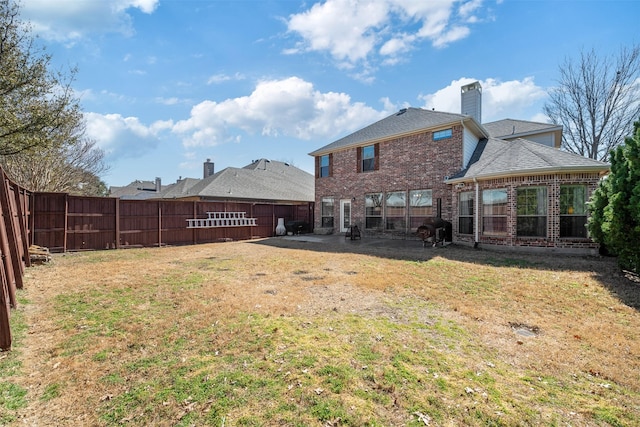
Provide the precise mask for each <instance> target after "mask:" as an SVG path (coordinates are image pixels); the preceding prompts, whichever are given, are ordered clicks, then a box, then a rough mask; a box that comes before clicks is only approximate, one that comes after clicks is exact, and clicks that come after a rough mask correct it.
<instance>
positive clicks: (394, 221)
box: [385, 191, 407, 231]
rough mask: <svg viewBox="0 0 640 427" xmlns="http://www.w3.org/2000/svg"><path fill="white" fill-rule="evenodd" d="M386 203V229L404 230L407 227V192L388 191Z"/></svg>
mask: <svg viewBox="0 0 640 427" xmlns="http://www.w3.org/2000/svg"><path fill="white" fill-rule="evenodd" d="M385 204H386V208H385V217H386V229H387V230H400V231H404V230H405V228H406V227H407V219H406V218H407V193H405V192H404V191H395V192H391V193H387V197H386V199H385Z"/></svg>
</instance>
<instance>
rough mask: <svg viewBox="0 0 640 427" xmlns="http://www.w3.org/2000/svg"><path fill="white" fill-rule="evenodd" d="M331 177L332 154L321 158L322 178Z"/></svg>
mask: <svg viewBox="0 0 640 427" xmlns="http://www.w3.org/2000/svg"><path fill="white" fill-rule="evenodd" d="M326 176H331V154H325V155H324V156H320V175H319V177H320V178H324V177H326Z"/></svg>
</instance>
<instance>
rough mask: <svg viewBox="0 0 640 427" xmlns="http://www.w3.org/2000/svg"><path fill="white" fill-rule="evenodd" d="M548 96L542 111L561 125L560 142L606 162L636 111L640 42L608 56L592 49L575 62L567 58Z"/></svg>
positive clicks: (638, 106)
mask: <svg viewBox="0 0 640 427" xmlns="http://www.w3.org/2000/svg"><path fill="white" fill-rule="evenodd" d="M549 98H550V99H549V101H548V102H547V103H546V104H545V106H544V110H543V111H544V113H545V114H546V115H547V116H548V117H549V118H550V119H551V121H552V122H553V123H555V124H560V125H562V126H563V133H562V147H563V148H564V149H565V150H567V151H569V152H572V153H576V154H580V155H582V156H585V157H589V158H591V159H596V160H601V161H607V160H608V158H609V153H610V152H611V150H612V149H614V148H615V147H617V146H618V145H620V144H621V143H623V142H624V139H625V137H627V136H629V135H630V134H631V132H632V131H633V123H634V121H635V120H637V118H638V116H640V46H632V47H630V48H628V47H623V48H621V49H620V51H619V52H618V54H617V55H615V56H610V57H606V56H605V57H601V56H599V55H598V54H597V53H596V51H595V50H593V49H592V50H590V51H587V52H585V51H582V52H581V53H580V58H579V60H577V61H576V60H574V59H571V58H567V59H565V61H564V63H563V64H562V66H561V67H560V79H559V81H558V86H557V87H556V88H554V89H553V90H551V92H550V94H549Z"/></svg>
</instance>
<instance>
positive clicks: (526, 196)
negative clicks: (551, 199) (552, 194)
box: [516, 187, 547, 237]
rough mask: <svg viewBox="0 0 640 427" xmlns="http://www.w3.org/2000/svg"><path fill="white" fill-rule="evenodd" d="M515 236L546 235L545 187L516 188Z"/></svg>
mask: <svg viewBox="0 0 640 427" xmlns="http://www.w3.org/2000/svg"><path fill="white" fill-rule="evenodd" d="M517 202H518V208H517V210H518V223H517V231H516V233H517V235H518V236H522V237H527V236H529V237H545V236H546V235H547V187H526V188H518V200H517Z"/></svg>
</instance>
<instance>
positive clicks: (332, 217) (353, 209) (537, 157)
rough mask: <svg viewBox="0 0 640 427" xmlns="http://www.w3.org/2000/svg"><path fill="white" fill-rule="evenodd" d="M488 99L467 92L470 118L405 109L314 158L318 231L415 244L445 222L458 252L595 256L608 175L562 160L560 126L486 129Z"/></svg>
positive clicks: (519, 124) (594, 166)
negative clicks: (481, 249) (596, 202)
mask: <svg viewBox="0 0 640 427" xmlns="http://www.w3.org/2000/svg"><path fill="white" fill-rule="evenodd" d="M481 93H482V89H481V87H480V85H479V83H477V82H476V83H472V84H470V85H466V86H464V87H463V88H462V98H461V105H462V112H463V113H464V114H456V113H445V112H440V111H433V110H424V109H419V108H406V109H402V110H400V111H398V112H397V113H395V114H392V115H391V116H389V117H387V118H384V119H382V120H380V121H378V122H376V123H373V124H371V125H369V126H367V127H365V128H363V129H360V130H358V131H356V132H354V133H352V134H350V135H347V136H345V137H344V138H341V139H339V140H337V141H334V142H332V143H331V144H328V145H326V146H324V147H322V148H320V149H318V150H315V151H313V152H312V153H310V155H311V156H314V158H315V206H316V212H315V230H316V232H318V233H341V232H345V231H347V229H348V228H349V226H351V225H354V224H355V225H358V227H359V228H360V229H361V230H363V231H364V233H365V234H382V235H385V234H386V235H404V236H408V235H411V234H413V233H415V231H416V229H417V227H418V226H420V225H421V224H422V223H423V222H424V221H425V219H427V218H430V217H441V218H443V219H444V220H447V221H450V222H451V223H452V229H453V230H452V238H453V241H454V242H457V243H466V244H470V245H475V246H478V245H483V246H502V247H505V246H508V247H513V248H519V247H523V248H549V249H553V250H562V251H566V252H584V251H596V250H597V247H598V245H597V244H595V243H594V242H593V241H591V240H590V239H589V238H588V235H587V230H586V220H587V210H586V202H587V200H588V198H589V197H590V195H591V193H592V192H593V190H594V189H595V188H596V186H597V185H598V182H599V180H600V179H601V178H602V176H603V175H605V174H606V173H607V172H608V170H609V166H608V165H607V164H606V163H603V162H598V161H595V160H591V159H587V158H584V157H581V156H578V155H574V154H571V153H567V152H563V151H560V150H559V149H558V147H559V146H560V141H561V136H562V133H561V132H562V128H561V127H558V126H555V125H549V124H543V123H534V122H526V121H517V120H511V119H507V120H501V121H499V122H493V123H488V124H487V125H486V126H483V125H482V124H481V120H480V116H481V114H480V112H481ZM509 128H510V129H509ZM536 141H537V142H536Z"/></svg>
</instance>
